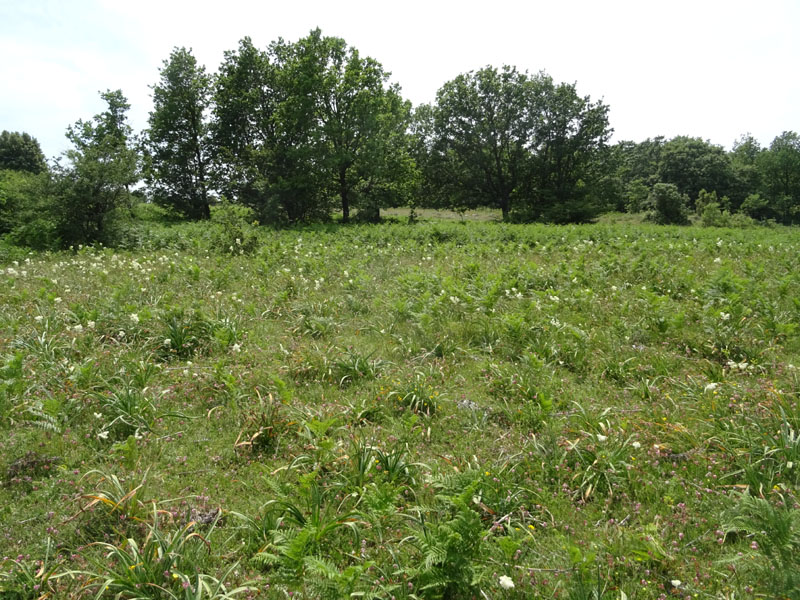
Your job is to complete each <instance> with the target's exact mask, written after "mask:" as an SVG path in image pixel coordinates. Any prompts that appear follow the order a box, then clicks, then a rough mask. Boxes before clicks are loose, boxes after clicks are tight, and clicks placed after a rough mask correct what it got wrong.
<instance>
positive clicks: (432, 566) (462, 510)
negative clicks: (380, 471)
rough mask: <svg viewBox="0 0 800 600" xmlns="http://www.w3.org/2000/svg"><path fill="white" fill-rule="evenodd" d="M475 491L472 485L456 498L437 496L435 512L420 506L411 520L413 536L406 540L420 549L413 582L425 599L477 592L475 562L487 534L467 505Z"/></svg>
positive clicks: (476, 515) (449, 597) (477, 580)
mask: <svg viewBox="0 0 800 600" xmlns="http://www.w3.org/2000/svg"><path fill="white" fill-rule="evenodd" d="M475 490H476V484H473V485H472V486H468V487H467V488H466V489H465V490H464V491H463V492H462V493H460V494H458V495H452V496H451V495H439V496H437V498H436V503H437V506H436V508H437V510H436V511H431V510H430V509H427V508H423V507H419V508H417V509H416V513H417V514H416V515H415V516H412V517H410V518H411V522H412V524H413V527H414V531H415V533H414V536H413V537H412V538H409V540H408V541H409V543H411V544H413V545H414V546H415V547H416V548H417V549H418V550H419V552H420V560H421V564H420V566H419V567H418V568H417V569H415V572H414V579H415V580H416V587H417V588H418V589H419V590H420V592H422V593H423V594H424V596H425V597H430V598H442V599H451V598H464V597H468V596H470V595H471V594H473V593H474V592H475V590H476V589H477V585H478V583H479V581H480V572H479V571H478V569H476V559H477V558H478V557H480V556H481V550H482V546H483V538H484V535H485V533H486V532H485V530H484V528H483V523H482V522H481V518H480V516H479V515H478V513H477V512H475V511H474V510H473V509H472V508H471V507H470V505H469V503H470V502H471V501H472V496H473V493H474V492H475Z"/></svg>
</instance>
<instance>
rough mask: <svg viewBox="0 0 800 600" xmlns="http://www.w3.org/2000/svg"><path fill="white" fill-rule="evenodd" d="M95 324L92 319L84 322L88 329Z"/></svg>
mask: <svg viewBox="0 0 800 600" xmlns="http://www.w3.org/2000/svg"><path fill="white" fill-rule="evenodd" d="M95 325H96V323H95V322H94V321H89V322H88V323H86V326H87V327H88V328H89V329H94V327H95Z"/></svg>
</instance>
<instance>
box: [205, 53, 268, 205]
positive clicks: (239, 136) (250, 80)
mask: <svg viewBox="0 0 800 600" xmlns="http://www.w3.org/2000/svg"><path fill="white" fill-rule="evenodd" d="M275 77H276V75H275V67H274V65H272V64H271V62H270V59H269V56H268V55H267V53H266V52H264V51H262V50H259V49H257V48H256V47H255V46H254V45H253V42H252V41H251V40H250V38H247V37H246V38H243V39H242V40H241V41H240V42H239V48H238V50H236V51H228V52H225V58H224V61H223V63H222V65H220V68H219V73H218V75H217V77H216V81H215V85H214V110H213V119H212V124H211V136H212V147H213V156H214V165H215V179H216V185H217V187H218V188H219V189H220V191H221V192H222V193H223V194H224V195H225V196H226V197H227V198H228V199H230V200H233V201H236V202H240V203H241V204H244V205H246V206H250V207H251V208H253V209H254V210H255V211H256V212H257V214H258V215H259V216H260V217H261V218H262V219H269V220H278V219H279V218H280V217H279V216H278V215H277V213H278V212H279V209H278V208H276V207H275V206H274V205H273V204H274V202H271V201H272V200H273V199H271V198H270V195H269V187H270V185H269V178H270V173H271V165H270V155H269V153H270V149H271V147H272V146H273V140H274V113H275V110H276V105H277V91H276V81H275Z"/></svg>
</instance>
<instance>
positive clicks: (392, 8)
mask: <svg viewBox="0 0 800 600" xmlns="http://www.w3.org/2000/svg"><path fill="white" fill-rule="evenodd" d="M315 27H320V28H321V29H322V32H323V34H325V35H332V36H338V37H342V38H344V39H345V40H346V41H347V42H348V43H349V44H350V45H352V46H355V47H356V48H358V49H359V50H360V52H361V53H362V54H365V55H369V56H372V57H373V58H375V59H377V60H378V61H380V62H381V63H382V64H383V66H384V68H385V69H386V70H387V71H391V72H392V81H395V82H397V83H399V84H400V85H401V86H402V88H403V92H404V95H405V96H406V97H407V98H409V99H410V100H411V101H412V102H413V103H414V104H415V105H416V104H419V103H421V102H431V101H433V100H434V98H435V96H436V91H437V89H438V88H439V87H440V86H441V85H442V84H443V83H444V82H445V81H447V80H449V79H452V78H453V77H454V76H456V75H458V74H459V73H462V72H466V71H470V70H474V69H479V68H481V67H483V66H485V65H488V64H491V65H494V66H498V67H499V66H501V65H503V64H511V65H516V66H517V67H518V68H519V69H520V70H528V71H531V72H536V71H540V70H544V71H546V72H547V73H548V74H550V75H552V76H553V78H554V79H555V80H556V81H566V82H570V83H572V82H576V83H577V86H578V92H579V93H580V94H582V95H589V96H591V97H592V99H600V98H602V99H603V100H604V102H605V103H606V104H607V105H609V106H610V109H611V112H610V120H611V126H612V127H613V128H614V130H615V134H614V140H622V139H627V140H635V141H641V140H643V139H645V138H647V137H653V136H656V135H664V136H667V137H672V136H675V135H690V136H695V137H702V138H704V139H708V140H710V141H712V142H713V143H716V144H720V145H723V146H725V147H726V148H730V147H731V145H732V144H733V142H734V141H735V140H736V139H737V138H738V137H739V136H740V135H741V134H743V133H746V132H750V133H752V134H753V135H754V136H755V137H756V138H758V139H759V140H760V141H761V143H762V144H764V145H768V144H769V142H770V141H771V140H772V139H773V138H774V137H775V136H777V135H779V134H780V133H781V132H782V131H785V130H793V131H800V76H799V75H798V74H799V73H800V68H799V67H798V65H800V33H799V32H800V1H799V0H761V1H760V2H756V1H755V0H748V1H739V0H724V1H717V0H670V1H664V0H659V1H655V0H630V1H627V0H625V1H623V0H571V1H569V0H548V1H547V2H543V1H539V0H528V1H524V0H518V1H517V2H510V1H507V0H489V1H485V0H484V1H480V2H478V1H470V0H461V1H454V2H451V1H437V0H426V1H420V0H405V1H402V2H381V1H380V0H372V1H360V0H359V1H356V0H352V1H350V0H339V1H335V0H320V1H307V2H304V1H302V0H295V1H293V2H292V1H291V0H283V1H281V2H277V1H270V0H262V1H260V2H255V1H253V2H245V1H242V0H225V1H222V2H221V1H218V0H217V1H214V2H205V1H203V0H193V1H184V0H175V1H172V0H158V1H155V0H137V1H135V2H129V1H124V0H0V82H2V90H3V91H2V93H0V129H7V130H10V131H26V132H28V133H30V134H31V135H33V136H35V137H36V138H37V139H38V140H39V141H40V143H41V145H42V149H43V150H44V152H45V154H46V155H47V156H49V157H52V156H54V155H57V154H59V153H61V152H62V151H63V150H65V149H66V148H67V147H68V142H67V141H66V139H65V138H64V132H65V130H66V128H67V126H68V125H70V124H71V123H74V122H75V121H76V120H78V119H81V118H83V119H88V118H90V117H91V116H92V115H94V114H96V113H98V112H100V111H102V110H103V109H104V105H103V102H102V100H101V99H100V97H99V95H98V91H100V90H106V89H117V88H119V89H122V91H123V93H124V94H125V95H126V96H127V98H128V100H129V102H130V103H131V105H132V109H131V112H130V119H131V124H132V125H133V126H134V128H135V129H137V130H139V129H142V128H144V127H145V126H146V122H147V115H148V112H149V111H150V110H151V108H152V101H151V97H150V89H149V86H150V85H152V84H154V83H155V82H156V81H157V80H158V77H159V75H158V69H159V68H160V66H161V64H162V62H163V60H164V59H166V58H167V57H168V56H169V53H170V51H171V49H172V48H173V47H175V46H186V47H190V48H192V49H193V51H194V55H195V56H196V57H197V59H198V61H199V62H200V63H202V64H204V65H205V66H206V67H207V69H208V70H209V71H212V72H213V71H216V69H217V67H218V66H219V64H220V62H221V61H222V58H223V52H224V51H225V50H233V49H235V48H236V47H237V45H238V41H239V40H240V39H241V38H242V37H244V36H250V37H251V38H252V39H253V41H254V43H255V44H256V45H257V46H259V47H266V46H267V45H268V44H269V43H270V42H271V41H273V40H274V39H276V38H278V37H283V38H284V39H286V40H290V41H294V40H297V39H298V38H300V37H302V36H304V35H306V34H307V33H308V32H309V31H310V30H311V29H313V28H315Z"/></svg>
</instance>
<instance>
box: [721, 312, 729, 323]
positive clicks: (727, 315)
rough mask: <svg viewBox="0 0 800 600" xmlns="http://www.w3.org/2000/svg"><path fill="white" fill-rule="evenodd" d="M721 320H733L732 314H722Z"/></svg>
mask: <svg viewBox="0 0 800 600" xmlns="http://www.w3.org/2000/svg"><path fill="white" fill-rule="evenodd" d="M719 318H720V320H721V321H728V320H729V319H730V318H731V313H726V312H720V313H719Z"/></svg>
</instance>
